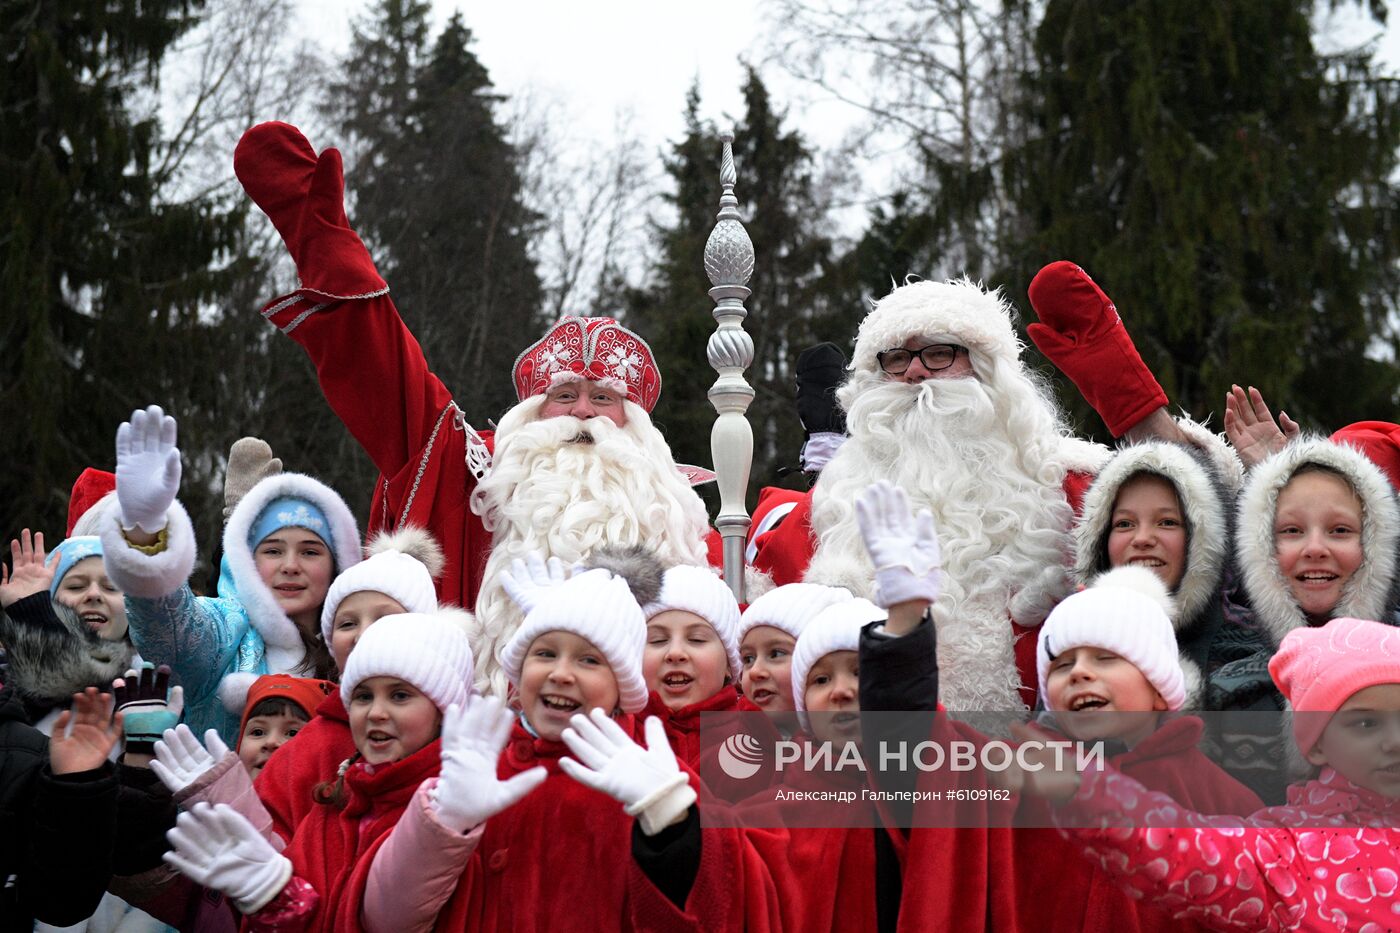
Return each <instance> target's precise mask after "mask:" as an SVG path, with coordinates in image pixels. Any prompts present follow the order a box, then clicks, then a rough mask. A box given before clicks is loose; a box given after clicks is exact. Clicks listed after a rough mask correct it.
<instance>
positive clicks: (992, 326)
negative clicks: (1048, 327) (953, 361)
mask: <svg viewBox="0 0 1400 933" xmlns="http://www.w3.org/2000/svg"><path fill="white" fill-rule="evenodd" d="M1015 321H1016V312H1015V309H1014V308H1012V306H1011V303H1010V302H1009V301H1007V300H1006V299H1005V297H1004V296H1003V295H1002V294H1001V291H1000V290H999V289H993V290H991V291H988V290H987V289H985V288H984V287H983V286H982V285H981V284H980V283H976V282H973V281H972V280H971V279H968V278H963V279H955V280H950V281H947V282H919V281H915V282H907V283H906V284H904V285H901V286H899V287H898V288H896V289H895V290H894V291H892V292H890V293H889V294H888V295H886V296H885V297H884V298H881V299H880V300H879V301H877V302H876V303H875V307H874V310H872V311H871V312H870V313H869V314H867V315H866V316H865V320H863V321H861V322H860V330H859V331H858V332H857V333H856V347H855V354H854V356H853V358H852V360H851V368H852V369H857V370H865V371H866V372H872V373H875V372H879V371H880V364H879V361H878V360H876V358H875V355H876V354H877V353H880V352H881V351H884V350H888V349H890V348H892V347H898V346H900V345H902V344H903V343H904V341H906V340H908V339H909V338H910V337H923V338H927V339H928V340H930V341H935V342H938V341H946V342H948V343H955V344H957V345H959V346H963V347H967V348H968V349H977V350H979V351H981V352H982V353H984V354H986V355H987V356H989V357H992V358H999V359H1004V360H1007V361H1014V360H1016V359H1017V358H1018V357H1019V356H1020V354H1021V349H1022V347H1023V346H1024V344H1022V343H1021V341H1020V340H1019V339H1018V338H1017V336H1016V324H1015Z"/></svg>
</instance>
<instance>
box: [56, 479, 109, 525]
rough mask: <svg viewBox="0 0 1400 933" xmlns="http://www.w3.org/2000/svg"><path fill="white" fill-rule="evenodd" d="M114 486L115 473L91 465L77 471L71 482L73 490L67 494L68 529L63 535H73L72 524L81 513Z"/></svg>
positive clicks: (74, 523) (80, 516)
mask: <svg viewBox="0 0 1400 933" xmlns="http://www.w3.org/2000/svg"><path fill="white" fill-rule="evenodd" d="M116 488H117V476H116V474H115V473H108V472H107V471H106V470H95V469H93V468H92V467H88V468H87V469H86V470H84V471H83V472H81V473H79V474H78V478H77V479H76V480H75V481H74V482H73V492H72V493H71V494H69V496H68V529H67V531H66V532H65V533H64V537H65V538H71V537H73V526H74V525H76V524H77V523H78V519H80V518H82V517H83V513H84V512H86V511H87V510H88V509H90V508H92V507H93V506H94V505H96V504H97V500H98V499H101V498H102V497H103V496H105V495H107V493H109V492H111V491H112V490H113V489H116Z"/></svg>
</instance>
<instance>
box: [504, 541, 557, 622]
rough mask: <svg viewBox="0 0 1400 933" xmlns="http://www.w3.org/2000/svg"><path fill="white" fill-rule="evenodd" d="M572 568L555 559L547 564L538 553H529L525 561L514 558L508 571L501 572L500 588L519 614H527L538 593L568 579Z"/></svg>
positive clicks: (551, 559)
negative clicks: (503, 589) (515, 606)
mask: <svg viewBox="0 0 1400 933" xmlns="http://www.w3.org/2000/svg"><path fill="white" fill-rule="evenodd" d="M571 572H572V568H569V567H566V566H564V562H563V561H562V560H560V559H559V558H557V557H551V558H550V559H549V560H548V561H547V562H546V561H545V559H544V558H543V557H541V556H540V552H539V551H531V552H530V553H529V554H526V555H525V559H524V560H521V559H520V558H518V557H517V558H516V559H515V560H513V561H511V562H510V569H508V570H502V571H501V586H503V587H505V591H506V593H507V594H508V595H509V596H510V598H511V599H512V600H514V601H515V604H516V605H517V606H519V607H520V611H521V612H526V613H528V612H529V611H530V610H531V609H533V608H535V603H536V602H537V601H538V600H539V598H540V593H541V592H542V591H544V590H547V589H549V588H550V587H552V586H558V585H559V584H561V583H563V582H564V581H565V580H567V579H569V576H570V574H571Z"/></svg>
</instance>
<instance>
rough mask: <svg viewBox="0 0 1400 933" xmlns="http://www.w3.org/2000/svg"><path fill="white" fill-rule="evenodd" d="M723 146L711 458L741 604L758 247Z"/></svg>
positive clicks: (729, 570) (709, 267)
mask: <svg viewBox="0 0 1400 933" xmlns="http://www.w3.org/2000/svg"><path fill="white" fill-rule="evenodd" d="M720 139H721V140H723V142H724V155H723V157H722V159H721V161H720V169H719V180H720V184H721V185H723V187H724V193H723V194H721V195H720V199H719V216H718V222H717V223H716V224H715V229H714V230H712V231H711V232H710V239H709V240H708V241H707V242H706V243H705V274H706V275H707V276H709V279H710V284H711V285H713V286H714V287H713V288H711V289H710V292H709V294H710V298H712V299H713V300H714V302H715V310H714V315H715V321H716V322H718V324H719V326H718V328H716V330H715V332H714V333H713V334H711V335H710V342H709V345H708V346H707V347H706V355H707V356H708V357H709V360H710V365H711V366H713V367H714V369H715V372H717V373H719V378H718V379H716V380H715V384H714V385H713V386H711V387H710V391H709V398H710V404H711V405H713V406H715V411H716V412H717V413H718V415H719V417H717V418H716V419H715V426H714V428H713V429H711V431H710V456H711V457H712V458H713V460H714V466H715V474H716V481H715V482H716V485H717V486H718V487H719V515H718V516H717V517H716V518H715V527H716V528H718V529H719V533H720V537H721V538H722V539H723V542H724V579H725V580H726V581H728V583H729V588H730V589H732V590H733V591H734V597H735V598H736V599H737V600H739V602H741V603H742V602H743V601H744V539H745V538H746V537H747V535H748V531H749V512H748V508H747V507H746V506H745V500H744V497H745V494H746V493H747V492H748V488H749V470H750V469H751V468H752V466H753V428H751V427H750V426H749V421H748V418H746V417H745V416H744V413H745V412H747V411H748V409H749V403H750V402H752V401H753V386H751V385H749V384H748V382H747V381H745V379H744V370H745V369H748V367H749V364H750V363H752V362H753V338H752V337H750V336H749V335H748V332H747V331H745V330H744V318H746V317H748V315H749V312H748V311H746V310H745V309H744V299H745V298H747V297H749V295H750V291H749V289H748V287H747V286H746V285H745V283H746V282H748V280H749V277H750V276H752V275H753V241H752V240H750V239H749V234H748V231H747V230H745V229H744V225H743V223H741V222H740V220H739V199H738V198H736V197H734V182H735V180H736V175H735V172H734V146H733V143H734V134H733V133H732V132H725V133H722V134H720Z"/></svg>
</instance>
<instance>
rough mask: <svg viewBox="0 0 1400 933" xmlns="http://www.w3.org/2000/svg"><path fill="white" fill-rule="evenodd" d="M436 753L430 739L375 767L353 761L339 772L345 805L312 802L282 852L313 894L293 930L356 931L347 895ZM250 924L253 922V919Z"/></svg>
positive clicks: (437, 760)
mask: <svg viewBox="0 0 1400 933" xmlns="http://www.w3.org/2000/svg"><path fill="white" fill-rule="evenodd" d="M441 757H442V741H441V740H440V739H434V740H433V741H432V742H429V743H428V744H427V745H425V746H423V747H422V748H420V749H419V750H418V751H416V752H414V753H413V754H412V755H409V756H408V757H407V758H405V759H403V760H402V761H396V762H393V763H391V764H387V765H379V766H374V765H369V764H366V763H364V762H363V761H360V762H356V763H355V764H353V765H351V766H350V768H349V770H348V771H346V772H345V793H346V804H345V807H344V808H343V809H337V808H336V807H334V806H331V805H329V804H317V805H316V808H315V809H314V810H312V811H311V813H309V814H308V815H307V816H306V818H305V819H304V820H302V822H301V824H300V825H299V826H298V827H297V831H296V835H295V836H293V837H292V841H291V844H290V845H288V846H287V849H286V851H284V852H283V853H282V854H283V855H285V856H287V858H289V859H291V860H292V875H293V877H294V878H295V879H300V880H302V881H303V882H305V883H307V884H309V885H310V886H311V888H312V889H313V890H314V891H315V892H316V894H317V895H318V897H317V898H316V899H315V901H314V906H313V907H312V908H311V912H310V913H309V914H308V915H306V916H305V917H302V918H297V920H298V923H297V928H298V929H306V930H313V931H320V933H331V931H340V933H357V931H359V930H360V928H361V927H360V898H359V897H358V896H348V895H349V894H350V893H351V892H363V890H364V886H365V880H366V878H367V877H368V875H369V870H370V866H371V864H372V863H373V859H374V854H375V852H376V851H377V850H378V844H379V843H381V842H382V841H383V840H384V839H386V838H387V837H388V835H389V833H390V832H391V831H392V830H393V828H394V826H395V825H396V824H397V823H398V821H399V817H400V816H402V815H403V812H404V809H405V808H406V807H407V806H408V804H409V801H411V800H412V799H413V795H414V793H415V792H417V790H418V787H419V785H421V784H422V783H423V782H424V781H426V780H427V779H428V778H431V777H436V776H437V773H438V771H439V769H440V768H441V764H442V762H441ZM270 906H271V905H270ZM302 923H304V926H303V925H302ZM252 925H253V926H255V927H256V926H257V923H256V920H255V921H254V922H253V924H252Z"/></svg>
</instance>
